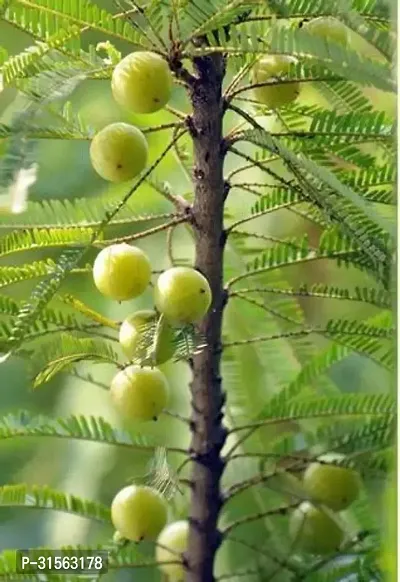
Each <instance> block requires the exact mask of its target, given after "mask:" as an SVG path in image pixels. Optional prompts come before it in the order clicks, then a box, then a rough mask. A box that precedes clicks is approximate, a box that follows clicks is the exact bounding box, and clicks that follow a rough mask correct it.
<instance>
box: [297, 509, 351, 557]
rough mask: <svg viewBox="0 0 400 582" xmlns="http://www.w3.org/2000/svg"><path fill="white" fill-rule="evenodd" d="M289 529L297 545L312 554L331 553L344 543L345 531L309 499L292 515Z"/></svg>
mask: <svg viewBox="0 0 400 582" xmlns="http://www.w3.org/2000/svg"><path fill="white" fill-rule="evenodd" d="M289 531H290V536H291V538H292V540H293V541H294V542H295V547H298V548H300V549H302V550H303V551H305V552H309V553H311V554H329V553H331V552H334V551H335V550H337V549H338V548H339V546H340V544H341V543H342V540H343V537H344V533H343V531H342V529H341V528H340V527H339V526H338V525H337V523H336V522H335V521H334V520H333V519H332V518H331V517H329V515H327V514H326V513H324V512H323V511H321V510H320V509H317V508H316V507H314V506H313V505H312V504H311V503H309V502H308V501H305V502H304V503H302V504H301V505H300V506H299V507H297V508H296V509H295V510H294V511H293V513H292V515H291V516H290V523H289Z"/></svg>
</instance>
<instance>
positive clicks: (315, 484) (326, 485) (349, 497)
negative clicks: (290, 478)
mask: <svg viewBox="0 0 400 582" xmlns="http://www.w3.org/2000/svg"><path fill="white" fill-rule="evenodd" d="M303 484H304V488H305V489H306V491H307V492H308V494H309V495H310V497H311V498H312V499H313V500H315V501H318V502H319V503H323V504H324V505H327V506H328V507H330V508H331V509H333V510H334V511H342V510H343V509H346V508H347V507H349V505H351V503H353V501H355V500H356V499H357V497H358V495H359V493H360V488H361V480H360V476H359V475H358V473H357V472H356V471H353V469H349V468H347V467H338V466H336V465H326V464H321V463H311V465H309V467H308V468H307V469H306V471H305V473H304V476H303Z"/></svg>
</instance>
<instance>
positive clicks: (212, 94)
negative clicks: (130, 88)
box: [187, 55, 226, 582]
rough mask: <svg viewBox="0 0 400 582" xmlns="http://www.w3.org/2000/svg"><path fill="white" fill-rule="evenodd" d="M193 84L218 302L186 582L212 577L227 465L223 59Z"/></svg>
mask: <svg viewBox="0 0 400 582" xmlns="http://www.w3.org/2000/svg"><path fill="white" fill-rule="evenodd" d="M194 67H195V73H196V77H195V79H194V81H193V83H192V86H191V101H192V105H193V116H192V122H191V130H192V137H193V148H194V170H193V180H194V188H195V201H194V204H193V228H194V233H195V248H196V268H197V269H198V270H199V271H200V272H201V273H203V275H204V276H205V277H207V279H208V281H209V283H210V286H211V290H212V295H213V302H212V306H211V308H210V310H209V313H208V315H207V316H206V317H205V318H204V320H203V322H202V324H201V326H200V331H201V333H202V334H203V335H204V336H205V338H206V342H207V347H206V348H205V349H204V350H202V352H201V353H200V354H198V355H196V356H194V358H193V364H192V371H193V381H192V383H191V396H192V442H191V453H192V458H193V461H194V463H193V472H192V478H191V480H192V496H191V508H190V524H191V527H190V534H189V545H188V552H187V564H188V573H187V580H188V582H212V581H213V580H214V575H213V568H214V560H215V554H216V551H217V549H218V547H219V546H220V543H221V539H220V534H219V531H218V527H217V522H218V516H219V511H220V509H221V505H222V501H221V491H220V481H221V476H222V473H223V469H224V464H223V461H222V459H221V449H222V447H223V445H224V443H225V439H226V430H225V428H224V426H223V424H222V406H223V403H224V394H223V391H222V387H221V377H220V360H221V328H222V313H223V308H224V304H225V292H224V289H223V253H224V246H225V232H224V229H223V209H224V199H225V192H224V178H223V163H224V156H225V154H224V151H223V135H222V119H223V113H224V107H223V100H222V80H223V77H224V73H225V63H224V58H223V57H222V56H221V55H211V56H207V57H201V58H197V59H195V61H194Z"/></svg>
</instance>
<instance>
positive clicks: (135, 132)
mask: <svg viewBox="0 0 400 582" xmlns="http://www.w3.org/2000/svg"><path fill="white" fill-rule="evenodd" d="M147 156H148V146H147V141H146V138H145V137H144V135H143V133H142V132H141V131H140V129H138V128H137V127H134V126H133V125H129V124H128V123H122V122H121V123H111V124H110V125H107V126H106V127H104V128H103V129H101V130H100V131H99V132H98V133H97V134H96V135H95V136H94V138H93V139H92V143H91V144H90V160H91V162H92V166H93V168H94V169H95V171H96V172H97V173H98V174H99V176H101V177H102V178H104V180H108V181H109V182H126V181H127V180H131V179H132V178H134V177H135V176H137V175H138V174H140V172H141V171H142V170H143V169H144V168H145V166H146V163H147Z"/></svg>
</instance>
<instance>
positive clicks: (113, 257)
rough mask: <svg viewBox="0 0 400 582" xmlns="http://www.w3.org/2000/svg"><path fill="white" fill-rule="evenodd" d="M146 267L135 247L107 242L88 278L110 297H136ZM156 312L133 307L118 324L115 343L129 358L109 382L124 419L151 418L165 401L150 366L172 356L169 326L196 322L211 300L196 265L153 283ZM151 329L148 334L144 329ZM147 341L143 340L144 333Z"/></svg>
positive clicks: (146, 279) (160, 378)
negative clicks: (118, 328) (125, 365)
mask: <svg viewBox="0 0 400 582" xmlns="http://www.w3.org/2000/svg"><path fill="white" fill-rule="evenodd" d="M150 277H151V265H150V261H149V258H148V257H147V255H146V254H145V253H144V252H143V251H142V250H141V249H139V248H138V247H135V246H131V245H128V244H126V243H121V244H113V245H110V246H108V247H106V248H104V249H103V250H102V251H100V253H99V254H98V255H97V257H96V260H95V262H94V265H93V279H94V283H95V285H96V287H97V289H98V290H99V291H100V292H101V293H102V294H103V295H105V296H106V297H109V298H111V299H114V300H116V301H127V300H130V299H133V298H135V297H138V296H139V295H141V294H142V293H143V292H144V291H145V289H146V288H147V286H148V285H149V283H150ZM154 304H155V308H156V310H141V311H136V312H135V313H133V314H132V315H130V316H129V317H127V318H126V319H125V320H124V321H123V322H122V325H121V327H120V332H119V341H120V344H121V347H122V349H123V351H124V353H125V355H126V356H127V358H129V361H137V362H138V364H131V365H128V366H127V367H125V368H124V369H123V370H120V371H119V372H118V373H117V374H116V376H115V377H114V379H113V380H112V382H111V397H112V399H113V401H114V403H115V406H116V408H117V409H118V410H119V411H120V413H121V414H122V415H123V416H124V417H125V418H127V419H129V420H143V421H146V420H152V419H154V420H156V419H157V417H158V416H159V414H160V413H161V412H162V410H163V409H164V408H165V407H166V405H167V402H168V383H167V379H166V377H165V376H164V374H163V373H162V372H161V371H160V370H159V369H158V368H156V366H157V365H160V364H163V363H164V362H166V361H167V360H169V359H171V358H172V356H173V354H174V337H175V333H174V327H177V326H178V327H179V326H185V325H188V324H194V323H196V322H198V321H199V320H200V319H202V317H204V315H205V314H206V313H207V311H208V309H209V307H210V304H211V289H210V285H209V283H208V281H207V279H206V278H205V277H204V276H203V275H202V274H201V273H199V272H198V271H196V269H192V268H190V267H172V268H170V269H167V270H166V271H164V272H163V273H162V274H161V275H160V276H159V277H158V279H157V281H156V284H155V287H154ZM149 328H150V330H153V329H154V333H151V334H147V335H146V332H147V331H148V330H149ZM149 335H150V336H151V337H150V338H149V341H147V337H148V336H149Z"/></svg>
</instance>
